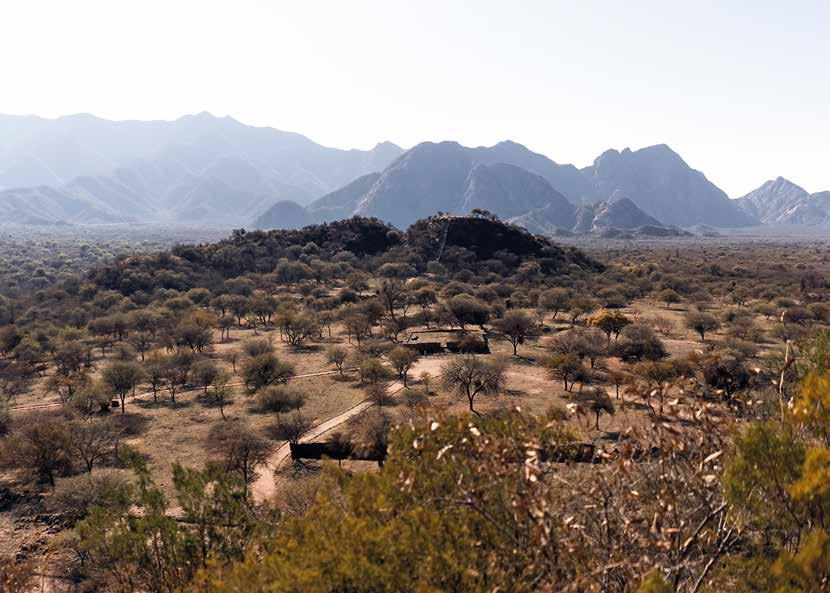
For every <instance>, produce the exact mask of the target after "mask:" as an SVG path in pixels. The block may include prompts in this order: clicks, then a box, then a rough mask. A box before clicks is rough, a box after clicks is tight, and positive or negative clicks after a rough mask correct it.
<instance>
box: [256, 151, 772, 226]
mask: <svg viewBox="0 0 830 593" xmlns="http://www.w3.org/2000/svg"><path fill="white" fill-rule="evenodd" d="M560 187H565V188H567V191H563V190H561V189H560ZM597 204H601V205H602V206H601V207H600V208H598V209H597V207H596V205H597ZM280 208H282V206H275V207H274V208H273V209H272V210H269V211H268V212H267V213H266V214H265V215H263V217H261V218H260V219H258V220H257V221H256V222H255V225H256V226H268V225H270V224H274V222H275V221H278V220H279V219H280V214H279V209H280ZM474 209H483V210H488V211H490V212H493V213H494V214H496V215H497V216H499V217H501V218H502V219H505V220H514V221H515V222H517V223H518V224H522V225H526V226H527V227H528V228H532V229H535V231H536V232H547V233H552V232H555V231H556V230H557V229H558V230H573V231H576V232H592V231H597V230H598V229H601V228H606V227H617V228H626V229H630V228H636V227H641V226H661V225H662V224H664V223H665V222H666V220H664V219H663V218H662V217H661V215H660V214H658V213H661V214H662V216H665V217H666V219H667V220H668V221H669V224H672V225H677V226H686V225H688V226H691V225H694V224H710V225H713V226H720V227H726V226H745V225H750V224H753V223H756V222H757V220H756V219H755V218H754V217H753V216H751V215H749V214H747V213H745V212H744V211H743V210H741V209H740V208H739V207H738V206H737V205H736V204H735V203H734V202H733V201H732V200H730V199H729V198H728V196H727V195H726V194H725V193H723V192H722V191H721V190H720V189H718V188H717V187H716V186H715V185H714V184H712V183H711V182H709V181H708V180H707V179H706V178H705V176H704V175H703V174H702V173H700V172H698V171H695V170H693V169H691V168H690V167H689V166H688V165H686V163H685V162H684V161H683V160H682V159H681V158H680V157H679V156H678V155H677V154H676V153H675V152H673V151H672V150H671V149H670V148H668V147H667V146H664V145H658V146H654V147H649V148H646V149H642V150H639V151H636V152H632V151H631V150H629V149H626V150H624V151H622V152H618V151H607V152H606V153H603V155H601V156H600V157H599V158H598V159H597V160H596V161H595V162H594V164H593V165H592V166H591V167H586V168H585V169H583V170H581V171H580V170H579V169H577V168H576V167H574V166H572V165H560V164H558V163H556V162H554V161H552V160H550V159H548V158H547V157H545V156H543V155H540V154H537V153H534V152H532V151H530V150H528V149H527V148H525V147H524V146H521V145H520V144H516V143H515V142H501V143H499V144H496V145H494V146H491V147H476V148H467V147H464V146H462V145H460V144H458V143H457V142H439V143H433V142H424V143H421V144H418V145H417V146H415V147H413V148H411V149H410V150H408V151H406V152H404V153H403V154H402V155H401V156H400V157H398V158H397V159H396V160H395V161H394V162H392V163H391V164H390V165H389V166H388V167H387V168H386V169H384V170H383V171H382V172H380V173H379V174H377V175H367V176H365V177H362V178H360V179H358V180H355V181H354V182H352V183H351V184H349V185H346V186H345V187H343V188H341V189H339V190H337V191H336V192H333V193H331V194H328V195H326V196H323V197H322V198H320V199H318V200H316V201H314V202H312V203H311V204H309V206H308V212H309V213H310V214H311V215H312V216H313V217H314V220H315V221H326V220H336V219H338V218H344V217H348V216H353V215H360V216H373V217H376V218H379V219H381V220H384V221H386V222H389V223H391V224H394V225H395V226H398V227H399V228H406V227H407V226H409V225H410V224H412V223H413V222H414V221H415V220H418V219H420V218H424V217H428V216H431V215H433V214H435V213H437V212H446V213H450V214H468V213H470V212H471V211H472V210H474ZM286 215H287V214H286ZM595 219H596V220H595Z"/></svg>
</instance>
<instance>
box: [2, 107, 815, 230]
mask: <svg viewBox="0 0 830 593" xmlns="http://www.w3.org/2000/svg"><path fill="white" fill-rule="evenodd" d="M828 201H830V200H829V199H828V194H827V193H826V192H824V193H817V194H809V193H808V192H806V191H805V190H804V189H803V188H801V187H799V186H797V185H795V184H793V183H791V182H789V181H787V180H786V179H783V178H778V179H776V180H773V181H770V182H767V183H765V184H764V185H763V186H762V187H760V188H758V189H757V190H755V191H754V192H751V193H750V194H748V195H747V196H744V197H743V198H741V199H738V200H730V199H729V198H728V196H727V195H726V194H725V193H724V192H723V191H721V190H720V189H719V188H717V186H715V185H714V184H713V183H712V182H710V181H709V180H708V179H707V178H706V176H705V175H704V174H703V173H701V172H700V171H696V170H694V169H692V168H691V167H689V165H687V164H686V162H685V161H684V160H683V159H682V158H681V157H680V155H678V154H677V153H676V152H674V151H673V150H672V149H671V148H669V147H668V146H666V145H664V144H658V145H655V146H649V147H646V148H642V149H639V150H634V151H632V150H630V149H628V148H626V149H624V150H622V151H619V150H608V151H605V152H604V153H602V154H601V155H600V156H599V157H597V159H595V161H594V162H593V163H592V164H591V165H590V166H588V167H584V168H582V169H579V168H577V167H575V166H573V165H570V164H560V163H557V162H555V161H553V160H551V159H550V158H548V157H546V156H545V155H542V154H539V153H536V152H533V151H531V150H529V149H528V148H526V147H525V146H522V145H521V144H518V143H516V142H512V141H509V140H508V141H503V142H499V143H498V144H495V145H493V146H489V147H487V146H479V147H474V148H468V147H464V146H462V145H461V144H459V143H457V142H450V141H448V142H437V143H435V142H424V143H421V144H418V145H416V146H414V147H413V148H411V149H409V150H406V151H404V150H403V149H401V148H400V147H398V146H396V145H394V144H392V143H389V142H383V143H380V144H378V145H376V146H375V147H374V148H373V149H372V150H367V151H363V150H340V149H334V148H328V147H324V146H321V145H319V144H316V143H314V142H313V141H311V140H309V139H308V138H306V137H305V136H302V135H300V134H296V133H292V132H283V131H279V130H275V129H273V128H261V127H253V126H247V125H244V124H242V123H240V122H238V121H236V120H235V119H233V118H230V117H214V116H213V115H211V114H209V113H204V112H203V113H200V114H196V115H188V116H184V117H181V118H179V119H177V120H174V121H108V120H104V119H100V118H97V117H94V116H92V115H88V114H78V115H73V116H67V117H62V118H58V119H43V118H39V117H34V116H3V115H0V222H20V223H27V222H28V223H33V224H62V223H98V222H101V223H109V222H130V221H140V222H187V223H190V224H194V223H195V224H200V223H201V224H214V225H222V226H226V227H227V226H247V225H248V224H250V222H251V221H252V220H255V221H256V222H255V225H256V226H263V227H278V226H285V225H288V226H296V225H301V224H305V223H310V222H321V221H331V220H337V219H342V218H347V217H350V216H353V215H365V216H375V217H377V218H380V219H382V220H384V221H387V222H390V223H392V224H395V225H396V226H398V227H401V228H406V227H407V226H408V225H409V224H411V223H412V222H414V221H415V220H418V219H419V218H423V217H428V216H432V215H434V214H436V213H437V212H446V213H451V214H467V213H470V212H472V211H473V210H476V209H479V210H488V211H491V212H493V213H495V214H496V215H497V216H499V217H500V218H502V219H504V220H512V221H516V222H517V223H519V224H525V225H527V226H528V227H529V228H531V227H532V228H536V229H548V232H557V231H563V232H565V231H567V232H599V231H600V230H601V229H609V228H617V229H632V228H638V227H649V228H651V227H654V228H658V227H660V226H661V225H669V226H677V227H701V228H704V227H706V228H708V227H712V228H715V227H718V228H724V227H726V228H728V227H737V226H749V225H755V224H761V223H766V224H809V225H830V204H829V203H828Z"/></svg>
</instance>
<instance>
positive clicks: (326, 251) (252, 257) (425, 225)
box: [90, 216, 603, 295]
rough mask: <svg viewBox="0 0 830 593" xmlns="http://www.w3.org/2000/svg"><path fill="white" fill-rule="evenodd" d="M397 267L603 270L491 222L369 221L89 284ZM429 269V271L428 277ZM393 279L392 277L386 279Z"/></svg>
mask: <svg viewBox="0 0 830 593" xmlns="http://www.w3.org/2000/svg"><path fill="white" fill-rule="evenodd" d="M385 264H395V265H398V266H397V267H395V266H389V267H387V270H395V269H400V266H399V264H400V265H405V266H408V268H407V269H411V270H414V271H417V272H424V271H435V270H436V269H438V270H444V271H449V272H455V271H459V270H470V271H472V272H474V273H475V272H482V271H486V272H489V273H495V274H497V275H499V276H505V275H509V274H510V273H513V272H515V271H516V270H517V269H518V268H519V266H520V265H522V264H524V266H525V267H524V269H525V271H529V272H533V271H538V272H544V273H546V274H568V273H590V272H597V271H601V270H602V269H603V268H602V265H601V264H600V263H599V262H597V261H595V260H593V259H591V258H589V257H588V256H586V255H585V254H584V253H582V252H581V251H579V250H578V249H575V248H573V247H568V248H563V247H560V246H558V245H556V244H554V243H552V242H551V241H550V240H549V239H546V238H543V237H538V236H535V235H532V234H531V233H529V232H528V231H526V230H524V229H522V228H520V227H517V226H514V225H510V224H506V223H504V222H501V221H499V220H497V219H495V218H493V217H489V216H467V217H441V216H435V217H431V218H428V219H425V220H421V221H418V222H417V223H415V224H414V225H412V226H411V227H410V228H409V229H408V230H407V231H406V233H405V234H403V233H401V232H400V231H399V230H397V229H396V228H394V227H392V226H390V225H387V224H385V223H383V222H381V221H379V220H377V219H375V218H361V217H357V216H356V217H353V218H349V219H346V220H339V221H336V222H331V223H323V224H317V225H311V226H307V227H305V228H302V229H298V230H273V231H252V232H246V231H244V230H237V231H234V233H233V235H232V236H231V237H229V238H228V239H225V240H223V241H219V242H217V243H209V244H203V245H197V246H192V245H188V246H178V247H174V248H173V249H172V250H171V251H170V252H162V253H158V254H155V255H138V256H133V257H128V258H123V259H121V260H120V261H118V262H116V263H114V264H112V265H108V266H104V267H101V268H99V269H97V270H95V271H93V272H92V273H91V275H90V280H91V281H92V282H93V283H94V284H96V285H98V286H100V287H103V288H107V289H111V290H117V291H119V292H121V293H122V294H125V295H131V294H134V293H136V292H138V291H143V292H152V291H154V290H156V289H159V288H163V289H174V290H179V291H181V290H189V289H191V288H196V287H205V288H213V287H215V286H218V285H219V284H221V283H222V282H223V281H224V280H226V279H228V278H234V277H237V276H240V275H244V274H267V273H272V272H273V273H276V274H278V275H279V276H280V279H281V280H283V281H287V282H291V281H292V280H293V281H301V280H314V279H317V280H320V279H322V278H323V277H330V276H332V275H337V274H338V270H339V271H340V272H343V270H345V269H346V268H348V267H354V268H362V269H366V270H370V269H376V268H380V267H381V266H383V265H385ZM428 268H429V270H428ZM390 273H391V272H390Z"/></svg>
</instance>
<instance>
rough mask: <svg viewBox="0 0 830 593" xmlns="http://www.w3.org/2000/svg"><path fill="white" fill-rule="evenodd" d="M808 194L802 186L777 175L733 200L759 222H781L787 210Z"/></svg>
mask: <svg viewBox="0 0 830 593" xmlns="http://www.w3.org/2000/svg"><path fill="white" fill-rule="evenodd" d="M809 195H810V194H809V193H807V191H806V190H805V189H804V188H802V187H799V186H798V185H796V184H795V183H792V182H791V181H788V180H787V179H784V178H783V177H778V178H777V179H774V180H771V181H767V182H766V183H764V184H763V185H762V186H761V187H759V188H758V189H756V190H754V191H751V192H749V193H748V194H746V195H745V196H743V197H741V198H738V199H737V200H736V201H735V202H736V204H738V206H739V207H740V208H742V209H743V210H744V211H745V212H747V213H748V214H751V215H752V216H754V217H755V218H757V219H758V220H760V221H761V222H765V223H778V222H783V219H784V218H786V215H787V214H786V213H787V211H788V210H791V209H792V208H793V207H795V206H797V205H798V204H799V203H800V202H801V201H803V200H804V199H806V198H807V197H808V196H809Z"/></svg>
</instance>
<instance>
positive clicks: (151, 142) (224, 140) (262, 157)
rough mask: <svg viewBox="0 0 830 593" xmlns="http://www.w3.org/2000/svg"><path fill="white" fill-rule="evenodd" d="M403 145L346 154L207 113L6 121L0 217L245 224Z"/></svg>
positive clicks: (371, 166)
mask: <svg viewBox="0 0 830 593" xmlns="http://www.w3.org/2000/svg"><path fill="white" fill-rule="evenodd" d="M402 152H403V151H402V149H401V148H399V147H397V146H395V145H394V144H391V143H388V142H385V143H381V144H378V145H377V146H376V147H375V148H373V149H372V150H369V151H362V150H340V149H335V148H328V147H325V146H321V145H319V144H316V143H314V142H312V141H311V140H309V139H308V138H306V137H305V136H302V135H300V134H295V133H291V132H282V131H279V130H275V129H273V128H259V127H253V126H247V125H244V124H241V123H240V122H238V121H236V120H234V119H233V118H230V117H224V118H219V117H214V116H212V115H210V114H209V113H200V114H198V115H189V116H184V117H182V118H179V119H177V120H175V121H109V120H104V119H99V118H96V117H94V116H91V115H74V116H68V117H62V118H58V119H43V118H39V117H33V116H0V220H4V221H10V222H24V223H25V222H42V223H43V222H58V221H61V222H72V223H81V222H116V221H161V222H188V223H194V222H195V223H213V224H223V225H230V224H248V223H250V221H251V219H252V218H253V217H254V216H256V215H258V214H260V213H261V212H262V211H263V210H265V209H266V208H267V207H268V206H270V205H271V204H273V203H274V202H276V201H278V200H286V199H290V200H292V201H295V202H297V203H299V204H307V203H309V202H311V201H312V200H314V199H315V198H318V197H320V196H322V195H324V194H326V193H328V192H330V191H332V190H334V189H336V188H338V187H341V186H343V185H345V184H346V183H348V182H350V181H352V180H353V179H355V178H356V177H359V176H361V175H363V174H366V173H368V172H371V171H378V170H381V169H383V168H384V167H385V166H386V165H388V164H389V163H390V162H392V161H393V160H394V159H395V158H397V157H398V156H399V155H400V154H401V153H402Z"/></svg>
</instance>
